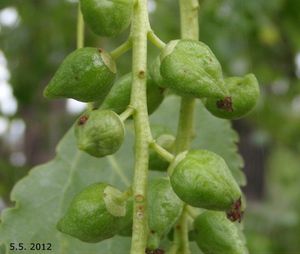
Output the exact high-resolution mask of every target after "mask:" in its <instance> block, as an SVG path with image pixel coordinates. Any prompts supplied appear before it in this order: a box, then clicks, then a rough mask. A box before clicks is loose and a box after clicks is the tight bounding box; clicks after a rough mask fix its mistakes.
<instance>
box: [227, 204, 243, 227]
mask: <svg viewBox="0 0 300 254" xmlns="http://www.w3.org/2000/svg"><path fill="white" fill-rule="evenodd" d="M241 209H242V200H241V198H239V199H238V200H237V201H236V202H234V203H233V204H232V206H231V210H229V211H228V212H227V213H226V215H227V219H229V220H231V221H233V222H234V221H238V222H241V221H242V218H243V215H244V212H243V211H241Z"/></svg>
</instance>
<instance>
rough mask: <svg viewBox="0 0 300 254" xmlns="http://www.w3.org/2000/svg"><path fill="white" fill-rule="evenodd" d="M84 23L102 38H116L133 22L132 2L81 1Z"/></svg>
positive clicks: (115, 0)
mask: <svg viewBox="0 0 300 254" xmlns="http://www.w3.org/2000/svg"><path fill="white" fill-rule="evenodd" d="M80 5H81V11H82V14H83V18H84V21H85V22H86V23H87V25H88V26H89V27H90V28H91V29H92V31H93V32H94V33H96V34H98V35H100V36H115V35H117V34H119V33H121V32H122V31H123V30H125V29H126V28H127V27H128V26H129V24H130V21H131V15H132V10H133V1H132V0H80Z"/></svg>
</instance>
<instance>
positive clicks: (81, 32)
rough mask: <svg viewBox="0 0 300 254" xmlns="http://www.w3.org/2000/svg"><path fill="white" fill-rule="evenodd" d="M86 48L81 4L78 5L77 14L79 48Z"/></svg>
mask: <svg viewBox="0 0 300 254" xmlns="http://www.w3.org/2000/svg"><path fill="white" fill-rule="evenodd" d="M83 46H84V21H83V16H82V13H81V9H80V2H79V3H78V14H77V48H78V49H79V48H83Z"/></svg>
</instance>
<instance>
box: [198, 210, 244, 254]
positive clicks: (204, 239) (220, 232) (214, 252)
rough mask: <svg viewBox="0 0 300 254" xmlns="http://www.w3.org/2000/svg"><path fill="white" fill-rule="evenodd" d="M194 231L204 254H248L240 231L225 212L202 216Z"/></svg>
mask: <svg viewBox="0 0 300 254" xmlns="http://www.w3.org/2000/svg"><path fill="white" fill-rule="evenodd" d="M194 229H195V234H194V235H195V240H196V242H197V245H198V246H199V248H200V249H201V251H202V252H203V253H204V254H248V251H247V249H246V246H245V243H244V241H243V239H242V237H241V235H240V232H239V229H238V228H237V226H236V225H235V224H234V223H232V222H230V221H229V220H228V219H227V218H226V216H225V214H224V213H223V212H215V211H206V212H204V213H202V214H200V215H199V216H198V217H197V218H196V220H195V221H194Z"/></svg>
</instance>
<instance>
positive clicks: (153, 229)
mask: <svg viewBox="0 0 300 254" xmlns="http://www.w3.org/2000/svg"><path fill="white" fill-rule="evenodd" d="M182 208H183V203H182V201H181V200H180V199H179V198H178V197H177V196H176V194H175V193H174V191H173V189H172V187H171V185H170V181H169V179H167V178H158V179H153V180H151V181H150V182H149V186H148V223H149V238H148V247H149V249H151V250H155V249H158V248H159V243H160V240H161V239H162V237H163V236H165V235H166V234H167V233H168V232H169V231H170V230H171V229H172V227H173V225H174V224H175V223H176V221H177V220H178V218H179V217H180V215H181V212H182Z"/></svg>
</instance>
